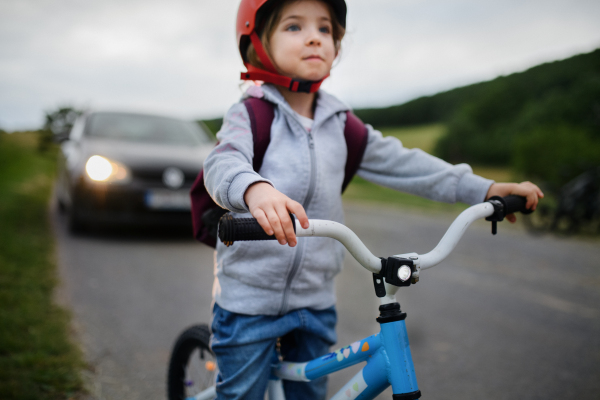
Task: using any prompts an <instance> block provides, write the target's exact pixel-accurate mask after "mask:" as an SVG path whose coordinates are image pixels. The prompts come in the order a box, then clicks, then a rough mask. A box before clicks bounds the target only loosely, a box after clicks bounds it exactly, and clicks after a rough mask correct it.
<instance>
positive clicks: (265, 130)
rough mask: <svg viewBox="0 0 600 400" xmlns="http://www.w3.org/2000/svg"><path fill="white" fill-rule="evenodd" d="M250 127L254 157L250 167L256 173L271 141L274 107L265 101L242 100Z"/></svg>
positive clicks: (254, 98) (253, 98)
mask: <svg viewBox="0 0 600 400" xmlns="http://www.w3.org/2000/svg"><path fill="white" fill-rule="evenodd" d="M244 105H245V106H246V110H248V116H249V117H250V127H251V128H252V139H253V141H254V157H253V159H252V167H253V168H254V170H255V171H257V172H258V170H259V169H260V167H261V166H262V163H263V158H264V157H265V153H266V152H267V147H269V143H270V141H271V125H273V120H274V119H275V105H274V104H273V103H271V102H269V101H267V100H263V99H258V98H256V97H249V98H247V99H246V100H244Z"/></svg>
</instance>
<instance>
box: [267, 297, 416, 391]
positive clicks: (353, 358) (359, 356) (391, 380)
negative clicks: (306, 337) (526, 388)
mask: <svg viewBox="0 0 600 400" xmlns="http://www.w3.org/2000/svg"><path fill="white" fill-rule="evenodd" d="M395 304H397V303H395ZM382 307H385V306H382ZM396 314H397V316H396V317H392V318H391V319H396V320H392V321H390V322H380V326H381V331H380V333H378V334H376V335H373V336H369V337H368V338H366V339H363V340H360V341H357V342H354V343H352V344H351V345H349V346H346V347H343V348H341V349H339V350H336V351H334V352H332V353H329V354H327V355H325V356H323V357H320V358H317V359H315V360H312V361H309V362H305V363H292V362H285V361H284V362H281V363H279V364H278V365H277V366H276V367H275V369H274V373H275V375H276V376H277V378H281V379H285V380H295V381H311V380H314V379H317V378H320V377H322V376H325V375H328V374H330V373H332V372H335V371H339V370H342V369H344V368H347V367H350V366H352V365H355V364H358V363H360V362H363V361H366V362H367V364H366V365H365V367H364V368H363V369H362V370H361V371H360V372H359V373H357V374H356V375H355V376H354V377H353V378H352V379H351V380H350V381H349V382H348V383H347V384H346V385H345V386H344V387H342V389H340V391H339V392H338V393H337V394H336V395H335V396H333V397H332V399H331V400H339V399H361V400H369V399H374V398H375V397H376V396H377V395H378V394H380V393H381V392H383V391H384V390H385V389H387V387H388V386H389V385H392V390H393V393H394V399H403V400H412V399H418V398H419V397H420V396H421V393H420V391H419V387H418V385H417V378H416V376H415V369H414V366H413V361H412V355H411V352H410V346H409V342H408V335H407V332H406V324H405V321H404V318H405V316H406V314H404V313H401V312H400V310H399V307H398V312H397V313H396Z"/></svg>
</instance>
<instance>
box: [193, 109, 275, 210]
mask: <svg viewBox="0 0 600 400" xmlns="http://www.w3.org/2000/svg"><path fill="white" fill-rule="evenodd" d="M217 139H218V141H219V144H218V145H217V146H216V147H215V148H214V149H213V150H212V152H211V153H210V154H209V155H208V157H207V158H206V160H205V161H204V185H205V186H206V190H207V191H208V193H209V194H210V196H211V197H212V198H213V200H214V201H215V203H217V204H218V205H219V206H221V207H223V208H226V209H228V210H229V211H233V212H237V213H246V212H248V211H249V210H248V206H247V205H246V202H245V201H244V193H246V189H248V187H249V186H250V185H252V184H253V183H256V182H267V183H269V184H271V185H273V184H272V183H271V182H270V181H268V180H267V179H264V178H262V177H261V176H260V175H259V174H258V173H257V172H255V171H254V169H253V167H252V160H253V157H254V143H253V138H252V129H251V127H250V118H249V116H248V111H247V110H246V106H245V105H244V104H243V103H237V104H234V105H233V106H232V107H231V108H230V109H229V111H228V112H227V115H226V116H225V118H224V119H223V125H222V127H221V130H220V131H219V132H218V133H217Z"/></svg>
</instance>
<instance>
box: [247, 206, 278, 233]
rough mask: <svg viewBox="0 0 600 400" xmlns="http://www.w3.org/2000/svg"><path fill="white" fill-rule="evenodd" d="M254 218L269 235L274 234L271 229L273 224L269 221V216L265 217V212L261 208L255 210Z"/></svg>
mask: <svg viewBox="0 0 600 400" xmlns="http://www.w3.org/2000/svg"><path fill="white" fill-rule="evenodd" d="M252 216H253V217H254V218H256V221H258V224H259V225H260V227H261V228H263V230H264V231H265V233H266V234H267V235H272V234H273V228H271V224H270V223H269V220H268V219H267V216H266V215H265V212H264V211H263V210H261V209H260V208H259V209H256V210H254V212H253V213H252Z"/></svg>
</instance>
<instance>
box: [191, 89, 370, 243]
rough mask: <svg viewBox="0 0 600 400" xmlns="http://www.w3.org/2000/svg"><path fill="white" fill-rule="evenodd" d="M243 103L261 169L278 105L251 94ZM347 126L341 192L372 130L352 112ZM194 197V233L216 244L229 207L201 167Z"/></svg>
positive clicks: (256, 166)
mask: <svg viewBox="0 0 600 400" xmlns="http://www.w3.org/2000/svg"><path fill="white" fill-rule="evenodd" d="M244 105H245V106H246V109H247V110H248V115H249V117H250V127H251V129H252V138H253V140H254V158H253V160H252V167H253V168H254V171H257V172H258V171H259V170H260V167H261V166H262V162H263V158H264V156H265V153H266V151H267V147H268V146H269V142H270V141H271V125H272V124H273V119H274V118H275V105H274V104H273V103H270V102H268V101H267V100H263V99H259V98H255V97H250V98H247V99H245V100H244ZM346 116H347V118H346V127H345V128H344V138H345V139H346V146H347V147H348V158H347V159H346V168H345V175H344V182H343V183H342V193H343V192H344V190H346V187H347V186H348V184H349V183H350V181H351V180H352V177H354V174H356V171H358V167H359V166H360V163H361V161H362V158H363V155H364V153H365V148H366V147H367V140H368V136H369V132H368V130H367V127H366V126H365V124H363V122H362V121H361V120H360V119H359V118H358V117H357V116H356V115H354V114H353V113H352V112H350V111H347V112H346ZM190 197H191V199H192V209H191V211H192V225H193V230H194V237H195V238H196V239H197V240H198V241H199V242H201V243H204V244H206V245H208V246H210V247H216V244H217V227H218V222H219V219H220V218H221V216H223V214H225V213H226V212H227V210H225V209H223V208H221V207H220V206H218V205H217V204H216V203H215V202H214V201H213V199H212V198H211V197H210V195H209V194H208V192H207V191H206V187H205V186H204V171H203V170H202V171H200V173H199V174H198V177H197V178H196V180H195V181H194V184H193V185H192V189H191V191H190Z"/></svg>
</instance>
